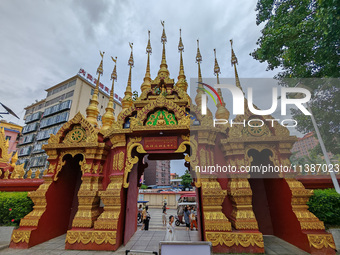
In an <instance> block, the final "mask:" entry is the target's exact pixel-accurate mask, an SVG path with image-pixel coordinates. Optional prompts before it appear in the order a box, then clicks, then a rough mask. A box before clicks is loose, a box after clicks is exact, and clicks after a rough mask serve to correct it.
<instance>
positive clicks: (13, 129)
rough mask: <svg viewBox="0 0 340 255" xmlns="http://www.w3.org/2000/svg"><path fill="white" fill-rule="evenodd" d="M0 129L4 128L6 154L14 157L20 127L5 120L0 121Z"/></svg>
mask: <svg viewBox="0 0 340 255" xmlns="http://www.w3.org/2000/svg"><path fill="white" fill-rule="evenodd" d="M0 128H4V130H5V137H6V140H7V141H8V153H9V154H11V155H14V152H16V151H17V144H18V141H19V136H20V133H21V130H22V126H20V125H18V124H15V123H13V122H7V121H6V120H0Z"/></svg>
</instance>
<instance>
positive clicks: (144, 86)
mask: <svg viewBox="0 0 340 255" xmlns="http://www.w3.org/2000/svg"><path fill="white" fill-rule="evenodd" d="M148 36H149V39H148V45H147V46H146V53H147V54H148V61H147V64H146V72H145V77H144V82H143V84H142V85H141V87H140V89H141V91H142V92H143V91H144V90H146V89H149V88H151V75H150V54H151V53H152V48H151V42H150V30H149V31H148Z"/></svg>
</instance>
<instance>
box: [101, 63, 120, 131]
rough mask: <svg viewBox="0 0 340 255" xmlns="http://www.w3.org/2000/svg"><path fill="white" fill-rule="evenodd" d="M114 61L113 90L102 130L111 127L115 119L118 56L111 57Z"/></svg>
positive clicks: (103, 119) (103, 118)
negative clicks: (114, 95)
mask: <svg viewBox="0 0 340 255" xmlns="http://www.w3.org/2000/svg"><path fill="white" fill-rule="evenodd" d="M111 59H112V61H113V62H114V63H115V66H114V68H113V71H112V74H111V80H112V86H111V91H110V97H109V102H108V104H107V107H106V109H105V113H104V115H103V117H102V122H103V126H102V130H106V129H109V128H110V127H111V125H112V124H113V122H114V120H115V116H114V114H113V113H114V108H113V92H114V83H115V81H116V80H117V68H116V65H117V57H115V58H113V57H111Z"/></svg>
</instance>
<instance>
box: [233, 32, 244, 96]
mask: <svg viewBox="0 0 340 255" xmlns="http://www.w3.org/2000/svg"><path fill="white" fill-rule="evenodd" d="M230 45H231V66H234V71H235V81H236V86H237V87H238V88H239V89H240V90H242V87H241V83H240V79H239V77H238V73H237V68H236V65H237V64H238V61H237V57H236V55H235V52H234V49H233V39H231V40H230ZM242 92H243V90H242ZM243 94H244V92H243Z"/></svg>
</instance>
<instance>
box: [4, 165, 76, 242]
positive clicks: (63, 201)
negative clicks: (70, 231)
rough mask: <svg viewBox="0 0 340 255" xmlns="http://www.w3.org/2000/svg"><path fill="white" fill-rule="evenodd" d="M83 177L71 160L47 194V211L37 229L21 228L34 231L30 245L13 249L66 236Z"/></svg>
mask: <svg viewBox="0 0 340 255" xmlns="http://www.w3.org/2000/svg"><path fill="white" fill-rule="evenodd" d="M80 176H81V171H80V166H79V163H78V161H77V160H69V161H68V162H67V163H66V165H65V166H64V167H63V168H62V170H61V172H60V173H59V178H58V180H57V181H55V182H53V183H52V184H51V185H50V187H49V189H48V191H47V192H46V201H47V206H46V211H45V213H44V214H43V215H42V216H41V218H40V221H39V224H38V227H37V228H27V227H20V228H19V229H21V230H26V229H33V230H32V232H31V236H30V240H29V243H28V244H27V243H19V244H15V243H13V242H11V244H10V247H11V248H29V247H32V246H34V245H37V244H40V243H42V242H45V241H47V240H50V239H52V238H55V237H57V236H60V235H62V234H65V233H66V231H67V228H68V224H69V221H70V215H71V209H72V202H73V197H74V193H75V192H77V191H76V190H75V187H76V186H75V183H77V180H78V179H79V178H80Z"/></svg>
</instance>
